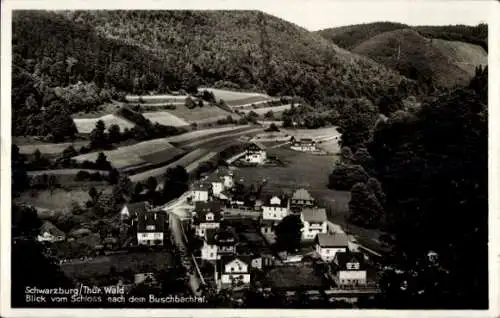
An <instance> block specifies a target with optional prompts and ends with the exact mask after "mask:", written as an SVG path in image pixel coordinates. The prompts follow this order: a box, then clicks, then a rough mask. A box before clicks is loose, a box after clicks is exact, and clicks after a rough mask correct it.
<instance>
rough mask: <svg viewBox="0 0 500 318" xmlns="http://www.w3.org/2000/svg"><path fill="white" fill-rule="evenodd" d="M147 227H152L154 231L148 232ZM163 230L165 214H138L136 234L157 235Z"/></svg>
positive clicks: (161, 212) (159, 212)
mask: <svg viewBox="0 0 500 318" xmlns="http://www.w3.org/2000/svg"><path fill="white" fill-rule="evenodd" d="M148 225H154V226H155V228H154V230H148V229H147V226H148ZM164 230H165V212H163V211H155V212H147V213H144V214H140V215H139V216H138V219H137V232H141V233H144V232H146V233H159V232H164Z"/></svg>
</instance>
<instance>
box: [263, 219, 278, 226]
mask: <svg viewBox="0 0 500 318" xmlns="http://www.w3.org/2000/svg"><path fill="white" fill-rule="evenodd" d="M278 223H279V222H278V221H276V220H264V219H261V220H260V226H272V227H275V226H277V225H278Z"/></svg>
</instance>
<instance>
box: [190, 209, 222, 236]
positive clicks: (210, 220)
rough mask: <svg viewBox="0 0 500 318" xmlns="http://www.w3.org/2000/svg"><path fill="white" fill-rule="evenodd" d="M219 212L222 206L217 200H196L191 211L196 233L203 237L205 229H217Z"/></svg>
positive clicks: (220, 214)
mask: <svg viewBox="0 0 500 318" xmlns="http://www.w3.org/2000/svg"><path fill="white" fill-rule="evenodd" d="M221 212H222V206H221V205H220V203H218V202H215V201H209V202H196V203H195V207H194V211H193V225H194V226H195V233H196V235H197V236H199V237H201V238H203V237H205V231H206V230H207V229H218V228H219V227H220V221H221V219H222V213H221Z"/></svg>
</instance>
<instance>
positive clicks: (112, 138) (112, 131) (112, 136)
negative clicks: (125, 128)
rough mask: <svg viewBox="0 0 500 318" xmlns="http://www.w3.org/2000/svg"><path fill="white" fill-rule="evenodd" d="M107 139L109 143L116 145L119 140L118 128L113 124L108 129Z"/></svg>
mask: <svg viewBox="0 0 500 318" xmlns="http://www.w3.org/2000/svg"><path fill="white" fill-rule="evenodd" d="M108 139H109V142H110V143H116V142H119V141H120V140H121V132H120V126H118V125H116V124H114V125H111V126H110V127H109V128H108Z"/></svg>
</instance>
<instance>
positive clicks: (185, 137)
mask: <svg viewBox="0 0 500 318" xmlns="http://www.w3.org/2000/svg"><path fill="white" fill-rule="evenodd" d="M249 127H252V126H250V125H239V126H237V125H234V126H224V127H218V128H209V129H203V130H193V131H190V132H187V133H185V134H182V135H177V136H172V137H168V138H165V140H166V141H168V142H171V143H182V142H186V141H188V142H191V141H196V140H200V139H203V138H207V137H210V136H212V137H213V136H217V135H221V134H226V133H229V132H233V131H234V132H236V131H239V130H240V129H244V128H246V129H248V128H249Z"/></svg>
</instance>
